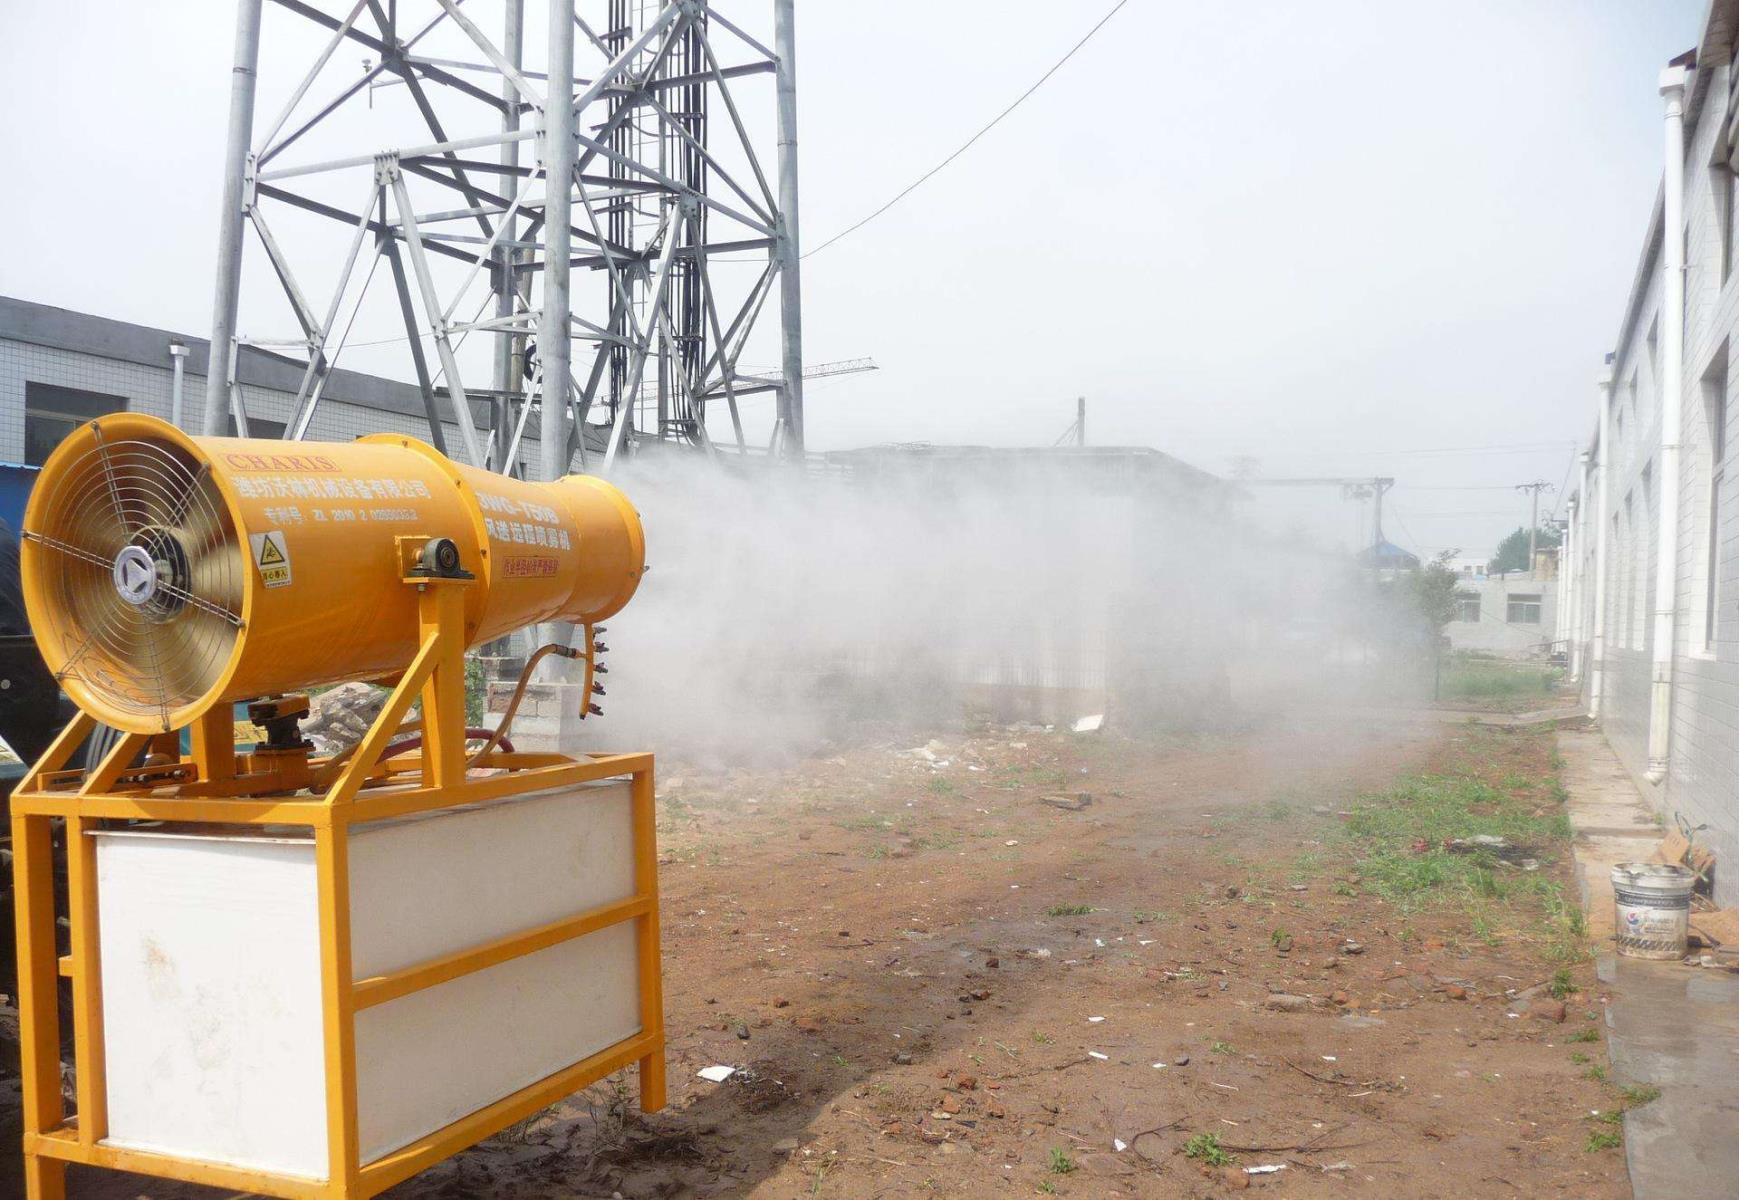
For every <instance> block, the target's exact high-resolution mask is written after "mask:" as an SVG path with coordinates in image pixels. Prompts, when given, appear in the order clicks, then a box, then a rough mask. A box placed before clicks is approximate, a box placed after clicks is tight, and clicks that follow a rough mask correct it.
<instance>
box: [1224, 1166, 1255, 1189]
mask: <svg viewBox="0 0 1739 1200" xmlns="http://www.w3.org/2000/svg"><path fill="white" fill-rule="evenodd" d="M1220 1178H1221V1179H1223V1180H1225V1183H1226V1186H1227V1187H1229V1188H1231V1189H1232V1190H1233V1191H1234V1192H1241V1191H1243V1190H1244V1189H1245V1188H1247V1187H1249V1186H1250V1177H1249V1176H1248V1175H1246V1174H1244V1169H1243V1168H1242V1167H1227V1168H1226V1169H1225V1170H1223V1171H1221V1172H1220Z"/></svg>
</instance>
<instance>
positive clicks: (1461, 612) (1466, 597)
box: [1455, 592, 1479, 624]
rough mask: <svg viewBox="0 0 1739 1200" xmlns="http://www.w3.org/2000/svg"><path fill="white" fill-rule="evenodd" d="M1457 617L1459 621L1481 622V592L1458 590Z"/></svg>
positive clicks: (1456, 600) (1456, 597) (1456, 598)
mask: <svg viewBox="0 0 1739 1200" xmlns="http://www.w3.org/2000/svg"><path fill="white" fill-rule="evenodd" d="M1455 619H1456V620H1457V621H1469V622H1472V623H1475V624H1477V623H1478V622H1479V593H1478V592H1458V593H1456V596H1455Z"/></svg>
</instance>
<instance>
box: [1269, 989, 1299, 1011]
mask: <svg viewBox="0 0 1739 1200" xmlns="http://www.w3.org/2000/svg"><path fill="white" fill-rule="evenodd" d="M1262 1007H1264V1008H1271V1009H1273V1010H1274V1011H1275V1012H1305V1011H1307V1010H1308V1009H1309V1008H1310V997H1308V996H1291V995H1288V994H1287V993H1285V992H1279V993H1277V994H1275V995H1272V996H1269V997H1268V998H1267V999H1265V1000H1263V1001H1262Z"/></svg>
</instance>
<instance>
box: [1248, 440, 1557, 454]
mask: <svg viewBox="0 0 1739 1200" xmlns="http://www.w3.org/2000/svg"><path fill="white" fill-rule="evenodd" d="M1574 445H1576V443H1575V442H1572V441H1555V442H1508V443H1503V444H1500V445H1496V446H1429V447H1418V448H1415V449H1411V450H1315V451H1304V452H1302V453H1294V452H1291V451H1282V452H1281V453H1280V454H1278V455H1276V457H1278V458H1370V457H1373V456H1377V455H1401V454H1522V453H1528V452H1538V451H1541V450H1561V449H1563V448H1564V447H1565V446H1574Z"/></svg>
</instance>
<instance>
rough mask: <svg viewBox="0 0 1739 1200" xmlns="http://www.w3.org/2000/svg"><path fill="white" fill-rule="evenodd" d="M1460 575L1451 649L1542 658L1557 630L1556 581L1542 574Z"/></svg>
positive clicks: (1448, 630)
mask: <svg viewBox="0 0 1739 1200" xmlns="http://www.w3.org/2000/svg"><path fill="white" fill-rule="evenodd" d="M1479 565H1480V567H1481V570H1480V571H1479V572H1477V573H1475V572H1472V571H1467V572H1458V575H1459V577H1460V578H1459V583H1458V586H1457V588H1456V592H1455V619H1454V620H1453V621H1451V622H1450V623H1449V625H1448V627H1447V628H1446V629H1445V630H1444V633H1445V634H1447V635H1448V637H1449V645H1450V648H1451V649H1453V650H1469V651H1475V652H1478V653H1482V654H1495V655H1498V656H1500V657H1502V658H1544V657H1545V656H1546V655H1547V654H1548V653H1549V651H1550V642H1551V639H1552V637H1553V636H1554V631H1555V630H1556V628H1557V620H1558V582H1557V580H1555V579H1551V578H1542V577H1541V575H1540V574H1539V573H1536V572H1528V571H1512V572H1510V573H1508V574H1506V575H1486V574H1485V573H1484V571H1483V568H1484V564H1483V563H1481V564H1479Z"/></svg>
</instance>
